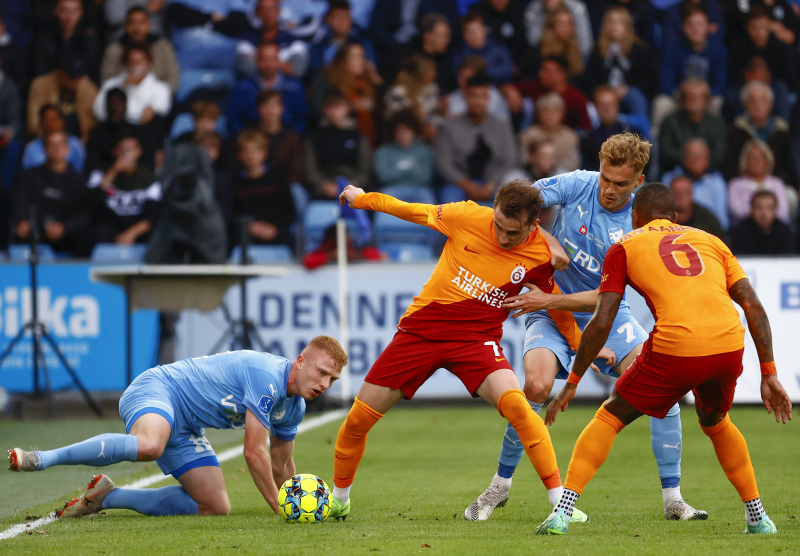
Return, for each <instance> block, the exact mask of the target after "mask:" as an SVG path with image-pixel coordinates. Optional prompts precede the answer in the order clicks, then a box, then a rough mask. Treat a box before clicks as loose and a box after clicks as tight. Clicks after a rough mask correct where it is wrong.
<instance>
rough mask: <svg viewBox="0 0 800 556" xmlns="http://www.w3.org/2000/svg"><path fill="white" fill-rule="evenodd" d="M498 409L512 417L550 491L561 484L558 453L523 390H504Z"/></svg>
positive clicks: (503, 414) (510, 420)
mask: <svg viewBox="0 0 800 556" xmlns="http://www.w3.org/2000/svg"><path fill="white" fill-rule="evenodd" d="M497 410H498V411H499V412H500V415H502V416H503V417H505V418H506V419H508V422H509V423H511V426H512V427H514V430H516V431H517V434H518V435H519V439H520V440H521V441H522V447H523V448H525V453H526V454H528V458H530V460H531V463H532V464H533V467H534V468H536V472H537V473H538V474H539V477H540V478H541V479H542V483H544V486H545V488H546V489H547V490H550V489H551V488H557V487H560V486H561V475H560V474H559V472H558V462H557V461H556V453H555V451H554V450H553V441H552V440H551V439H550V433H549V432H548V431H547V427H546V426H545V424H544V421H542V418H541V417H539V416H538V415H537V414H536V413H534V412H533V410H532V409H531V406H530V404H529V403H528V400H527V399H525V394H524V393H523V392H522V390H508V391H506V392H503V394H502V395H501V396H500V399H498V400H497Z"/></svg>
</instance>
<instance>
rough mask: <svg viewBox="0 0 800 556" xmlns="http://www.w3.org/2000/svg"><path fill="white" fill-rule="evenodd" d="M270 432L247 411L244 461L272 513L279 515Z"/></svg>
mask: <svg viewBox="0 0 800 556" xmlns="http://www.w3.org/2000/svg"><path fill="white" fill-rule="evenodd" d="M268 440H269V430H268V429H267V427H266V426H264V423H262V422H261V421H260V420H259V419H258V417H256V415H255V413H253V412H252V411H250V410H249V409H248V410H247V417H245V422H244V459H245V461H246V462H247V468H248V469H249V470H250V476H251V477H253V482H254V483H255V484H256V487H258V490H259V492H261V495H262V496H263V497H264V500H266V501H267V504H269V506H270V508H272V511H273V512H275V513H276V514H277V513H278V486H277V485H276V484H275V479H274V478H273V474H272V461H271V458H270V449H269V448H268V446H267V444H268Z"/></svg>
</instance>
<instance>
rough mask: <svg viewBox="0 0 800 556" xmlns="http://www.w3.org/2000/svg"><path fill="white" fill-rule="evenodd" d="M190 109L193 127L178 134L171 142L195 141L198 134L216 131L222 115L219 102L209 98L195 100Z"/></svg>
mask: <svg viewBox="0 0 800 556" xmlns="http://www.w3.org/2000/svg"><path fill="white" fill-rule="evenodd" d="M190 111H191V114H192V121H193V122H194V129H192V130H191V131H187V132H186V133H184V134H182V135H179V136H178V137H176V138H175V140H174V141H173V143H196V141H195V139H196V138H197V136H198V135H200V134H204V133H214V132H216V129H217V123H218V121H219V118H220V116H222V110H220V107H219V104H217V103H216V102H214V101H211V100H196V101H194V102H193V103H192V106H191V110H190Z"/></svg>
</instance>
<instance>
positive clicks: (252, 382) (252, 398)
mask: <svg viewBox="0 0 800 556" xmlns="http://www.w3.org/2000/svg"><path fill="white" fill-rule="evenodd" d="M247 377H248V380H247V381H246V383H245V384H244V392H243V393H242V398H243V399H242V403H244V405H245V407H246V408H247V409H249V410H250V411H252V412H253V414H254V415H255V416H256V417H258V420H259V421H261V424H263V425H264V426H265V427H267V429H269V430H272V423H271V414H272V413H271V412H272V408H273V407H275V404H277V403H279V402H280V401H281V399H282V398H283V397H282V396H281V389H282V388H283V384H282V383H283V377H282V376H281V377H280V378H279V377H278V376H273V375H272V373H268V372H265V371H263V370H262V371H260V372H253V371H251V372H250V373H248V374H247ZM279 381H280V382H279Z"/></svg>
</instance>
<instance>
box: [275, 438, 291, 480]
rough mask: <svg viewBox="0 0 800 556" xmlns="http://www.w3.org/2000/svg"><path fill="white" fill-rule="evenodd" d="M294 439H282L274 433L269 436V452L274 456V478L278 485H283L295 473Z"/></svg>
mask: <svg viewBox="0 0 800 556" xmlns="http://www.w3.org/2000/svg"><path fill="white" fill-rule="evenodd" d="M293 451H294V440H288V441H287V440H281V439H280V438H278V437H277V436H275V435H274V434H273V435H271V436H270V438H269V453H270V456H271V457H272V478H273V479H275V484H276V485H282V484H283V483H285V482H286V479H289V478H291V477H292V476H293V475H294V474H295V467H294V459H292V452H293Z"/></svg>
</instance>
